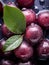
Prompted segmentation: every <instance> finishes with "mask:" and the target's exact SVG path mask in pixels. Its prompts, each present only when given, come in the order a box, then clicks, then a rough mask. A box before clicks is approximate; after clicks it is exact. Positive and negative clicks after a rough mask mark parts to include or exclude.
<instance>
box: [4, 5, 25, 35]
mask: <svg viewBox="0 0 49 65" xmlns="http://www.w3.org/2000/svg"><path fill="white" fill-rule="evenodd" d="M3 19H4V23H5V24H6V26H7V28H8V29H9V30H10V31H11V32H14V33H16V34H22V33H23V32H24V31H25V29H26V20H25V16H24V15H23V13H22V12H21V10H19V9H18V8H17V7H10V6H8V5H5V6H4V15H3Z"/></svg>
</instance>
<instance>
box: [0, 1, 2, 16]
mask: <svg viewBox="0 0 49 65" xmlns="http://www.w3.org/2000/svg"><path fill="white" fill-rule="evenodd" d="M2 15H3V5H2V3H1V2H0V16H2Z"/></svg>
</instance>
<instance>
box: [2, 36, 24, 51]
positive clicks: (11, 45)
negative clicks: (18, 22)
mask: <svg viewBox="0 0 49 65" xmlns="http://www.w3.org/2000/svg"><path fill="white" fill-rule="evenodd" d="M22 40H23V36H21V35H14V36H12V37H10V38H9V39H7V40H6V43H5V45H4V46H3V51H4V52H5V51H11V50H14V49H15V48H17V47H19V46H20V44H21V42H22Z"/></svg>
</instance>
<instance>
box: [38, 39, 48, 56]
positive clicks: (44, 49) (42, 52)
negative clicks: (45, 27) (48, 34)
mask: <svg viewBox="0 0 49 65" xmlns="http://www.w3.org/2000/svg"><path fill="white" fill-rule="evenodd" d="M37 52H38V56H39V57H42V56H44V57H48V56H49V40H48V39H44V40H42V41H41V42H40V44H39V45H38V48H37Z"/></svg>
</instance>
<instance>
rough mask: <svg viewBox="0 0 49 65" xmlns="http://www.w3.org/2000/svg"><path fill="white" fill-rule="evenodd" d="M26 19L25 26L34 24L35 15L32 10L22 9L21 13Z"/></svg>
mask: <svg viewBox="0 0 49 65" xmlns="http://www.w3.org/2000/svg"><path fill="white" fill-rule="evenodd" d="M22 13H23V14H24V16H25V18H26V25H30V24H31V23H33V22H34V23H35V20H36V13H35V12H34V11H33V10H32V9H24V10H23V11H22Z"/></svg>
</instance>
